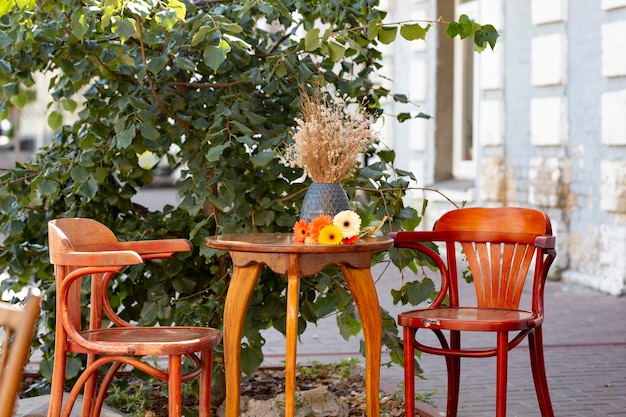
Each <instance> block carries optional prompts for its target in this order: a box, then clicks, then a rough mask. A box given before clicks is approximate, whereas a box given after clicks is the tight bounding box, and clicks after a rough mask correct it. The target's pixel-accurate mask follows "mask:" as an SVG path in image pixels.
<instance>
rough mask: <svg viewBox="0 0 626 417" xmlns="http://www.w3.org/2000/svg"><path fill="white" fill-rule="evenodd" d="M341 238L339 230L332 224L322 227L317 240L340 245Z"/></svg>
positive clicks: (324, 243) (321, 242)
mask: <svg viewBox="0 0 626 417" xmlns="http://www.w3.org/2000/svg"><path fill="white" fill-rule="evenodd" d="M342 240H343V235H342V234H341V230H339V228H338V227H337V226H335V225H332V224H330V225H328V226H324V227H322V228H321V229H320V234H319V236H318V237H317V241H318V242H319V243H320V244H322V245H340V244H341V243H342V242H341V241H342Z"/></svg>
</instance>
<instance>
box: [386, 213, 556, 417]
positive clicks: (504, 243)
mask: <svg viewBox="0 0 626 417" xmlns="http://www.w3.org/2000/svg"><path fill="white" fill-rule="evenodd" d="M392 237H393V238H394V240H395V246H396V247H398V248H409V249H414V250H417V251H420V252H421V253H423V254H425V255H426V256H428V257H430V258H432V259H433V261H434V262H435V264H436V265H437V268H438V269H439V272H440V275H441V288H440V293H439V295H438V297H437V298H436V299H435V300H434V301H433V302H432V303H431V304H430V305H429V306H428V307H427V308H425V309H419V310H414V311H408V312H404V313H401V314H400V315H399V316H398V323H399V324H400V325H401V326H403V328H404V332H403V334H404V336H403V337H404V370H405V374H404V377H405V395H406V397H405V399H406V415H407V417H413V416H414V415H415V403H414V398H415V388H414V363H413V361H414V353H415V349H417V350H419V351H422V352H426V353H431V354H436V355H443V356H445V358H446V366H447V369H448V404H447V414H446V415H447V416H448V417H454V416H456V415H457V409H458V401H459V385H460V364H461V362H460V358H461V357H472V358H482V357H490V356H496V357H497V359H496V361H497V365H496V366H497V376H496V416H497V417H504V416H505V415H506V392H507V355H508V351H509V350H511V349H513V348H514V347H516V346H517V345H518V344H519V343H520V342H521V341H522V340H523V339H524V338H525V337H526V336H528V343H529V347H530V349H529V350H530V363H531V368H532V374H533V379H534V382H535V390H536V392H537V397H538V401H539V408H540V410H541V415H542V416H543V417H552V416H553V415H554V414H553V411H552V404H551V401H550V393H549V392H548V384H547V380H546V372H545V366H544V358H543V341H542V330H541V324H542V322H543V291H544V284H545V280H546V276H547V274H548V269H549V268H550V265H551V264H552V261H553V260H554V258H555V256H556V251H555V238H554V237H553V236H552V227H551V225H550V219H549V218H548V216H546V215H545V214H544V213H542V212H540V211H537V210H532V209H523V208H464V209H459V210H454V211H451V212H448V213H446V214H444V215H443V216H442V217H441V218H440V219H439V220H438V221H437V223H436V224H435V227H434V229H433V231H432V232H397V233H395V234H393V235H392ZM431 242H442V243H443V245H444V246H445V255H443V256H440V255H439V254H438V253H437V252H435V251H434V250H433V249H432V247H429V245H428V243H431ZM463 257H465V258H466V259H467V263H468V264H469V269H470V271H471V274H472V277H473V281H474V287H475V290H476V291H475V293H476V302H475V303H474V302H473V303H468V302H467V300H465V303H461V300H459V291H458V285H459V284H458V277H459V273H460V272H462V271H460V270H459V269H458V265H459V263H462V262H463V259H464V258H463ZM444 259H445V260H444ZM533 259H534V267H533ZM461 268H462V269H464V267H461ZM527 275H528V276H530V275H532V297H531V300H530V302H529V304H530V305H529V306H528V309H525V310H524V309H520V299H521V296H522V290H523V288H524V283H525V281H526V278H527ZM418 329H430V330H433V331H434V332H435V334H436V336H437V339H438V340H439V342H440V344H441V347H439V346H432V345H431V344H424V343H423V342H422V343H421V342H419V341H418V340H417V338H416V336H417V330H418ZM443 330H447V331H449V332H450V333H449V338H446V336H445V335H444V333H443V332H442V331H443ZM463 331H465V332H493V333H494V334H495V341H494V346H493V347H489V348H487V349H469V348H468V349H463V348H462V347H461V332H463ZM509 332H516V334H514V337H511V338H510V337H509Z"/></svg>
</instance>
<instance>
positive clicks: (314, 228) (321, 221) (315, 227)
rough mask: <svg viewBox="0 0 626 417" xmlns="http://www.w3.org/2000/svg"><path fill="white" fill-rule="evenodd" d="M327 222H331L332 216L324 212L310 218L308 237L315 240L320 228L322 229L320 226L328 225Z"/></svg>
mask: <svg viewBox="0 0 626 417" xmlns="http://www.w3.org/2000/svg"><path fill="white" fill-rule="evenodd" d="M329 224H333V218H332V217H330V216H328V215H326V214H322V215H321V216H317V217H316V218H314V219H313V220H311V223H309V237H310V238H311V239H313V240H314V241H316V242H317V240H318V237H319V234H320V230H321V229H322V227H324V226H328V225H329Z"/></svg>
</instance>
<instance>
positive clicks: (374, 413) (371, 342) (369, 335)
mask: <svg viewBox="0 0 626 417" xmlns="http://www.w3.org/2000/svg"><path fill="white" fill-rule="evenodd" d="M342 271H343V276H344V278H345V279H346V283H347V284H348V288H349V289H350V293H351V294H352V297H353V298H354V303H355V304H356V308H357V310H358V312H359V316H360V317H361V325H362V326H363V338H364V339H365V396H366V400H367V415H368V416H369V417H378V416H379V415H380V405H379V398H378V396H379V394H380V352H381V349H382V337H383V324H382V317H381V314H380V304H379V303H378V295H377V292H376V286H375V285H374V280H373V279H372V273H371V272H370V269H369V268H352V267H349V266H346V265H344V266H343V267H342Z"/></svg>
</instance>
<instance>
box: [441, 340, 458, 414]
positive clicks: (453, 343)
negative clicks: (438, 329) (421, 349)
mask: <svg viewBox="0 0 626 417" xmlns="http://www.w3.org/2000/svg"><path fill="white" fill-rule="evenodd" d="M442 336H443V335H442ZM450 349H451V350H460V349H461V332H458V331H450ZM446 367H447V368H448V404H447V406H446V416H447V417H456V416H457V414H458V412H459V391H460V388H461V357H460V356H446Z"/></svg>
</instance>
